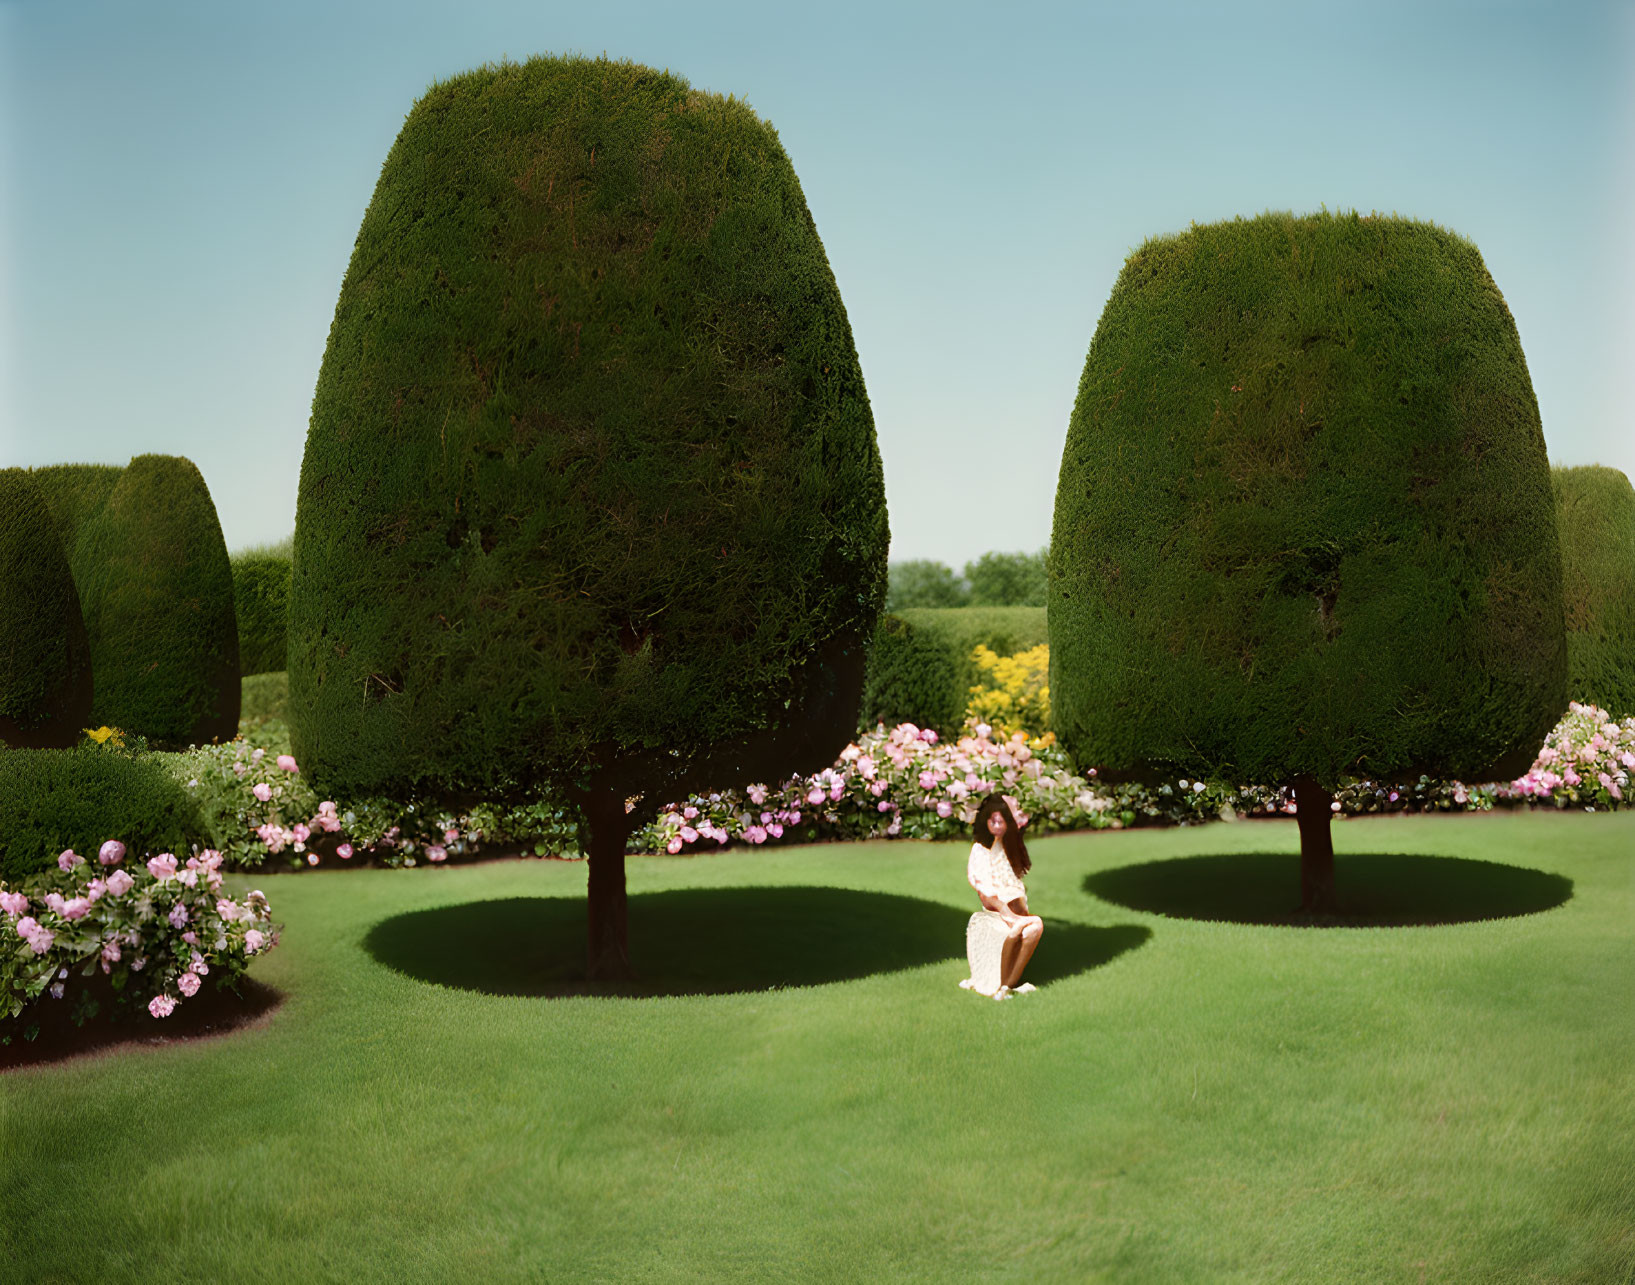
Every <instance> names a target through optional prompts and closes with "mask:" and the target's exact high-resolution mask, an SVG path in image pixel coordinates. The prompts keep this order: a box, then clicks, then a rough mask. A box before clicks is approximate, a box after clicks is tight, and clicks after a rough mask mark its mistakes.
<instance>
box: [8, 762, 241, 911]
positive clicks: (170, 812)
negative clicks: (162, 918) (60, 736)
mask: <svg viewBox="0 0 1635 1285" xmlns="http://www.w3.org/2000/svg"><path fill="white" fill-rule="evenodd" d="M108 839H119V840H121V841H123V842H124V843H125V844H126V846H127V847H128V848H129V849H130V850H131V851H132V852H133V853H138V854H145V853H149V852H174V853H176V854H177V855H179V856H186V855H187V853H188V852H189V851H190V850H191V848H192V845H193V844H195V843H197V844H199V845H200V846H201V847H202V846H205V845H206V844H207V843H208V842H209V834H208V832H207V830H206V829H205V826H204V823H203V821H202V819H201V818H200V816H199V813H198V809H197V807H196V806H195V805H194V803H193V800H192V799H191V798H190V797H189V796H188V792H187V788H186V787H185V786H184V785H183V784H181V783H180V782H178V781H177V780H176V779H175V778H174V777H172V776H171V774H170V773H169V772H167V771H166V770H165V768H164V767H163V766H162V765H161V763H160V762H159V761H158V760H157V758H155V757H149V756H147V755H142V756H138V757H129V756H127V755H125V754H123V753H120V752H117V751H114V750H109V749H93V748H81V749H71V750H5V751H0V878H4V879H5V880H6V881H7V882H8V883H13V884H15V883H17V882H18V881H19V880H22V879H26V878H28V877H29V876H30V875H34V874H37V873H39V872H40V871H42V870H49V869H52V868H53V867H55V865H56V862H57V857H58V854H60V853H61V852H62V851H63V850H64V849H65V848H72V849H74V851H75V852H78V853H80V854H81V855H84V854H86V853H91V854H93V855H94V854H95V853H96V852H97V850H98V849H99V848H100V847H101V846H102V844H103V843H104V842H105V841H106V840H108Z"/></svg>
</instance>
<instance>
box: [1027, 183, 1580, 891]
mask: <svg viewBox="0 0 1635 1285" xmlns="http://www.w3.org/2000/svg"><path fill="white" fill-rule="evenodd" d="M1560 574H1561V554H1560V548H1559V545H1558V543H1557V537H1556V525H1555V505H1554V502H1553V498H1552V495H1551V491H1550V473H1549V465H1548V462H1547V460H1546V456H1545V450H1544V439H1543V434H1542V432H1541V429H1540V424H1539V415H1538V407H1537V403H1536V402H1535V400H1534V397H1533V390H1532V385H1531V382H1530V381H1529V379H1528V374H1527V365H1526V362H1525V360H1524V358H1523V355H1522V350H1521V344H1520V341H1519V340H1518V338H1517V334H1516V327H1515V323H1514V321H1513V320H1512V318H1511V316H1510V312H1509V310H1508V309H1507V308H1506V306H1505V303H1504V299H1503V298H1502V297H1501V296H1500V294H1499V291H1498V288H1497V287H1496V286H1495V285H1494V283H1493V280H1492V278H1491V277H1490V276H1489V275H1488V272H1487V269H1486V268H1485V266H1484V265H1483V263H1482V259H1481V256H1480V255H1479V254H1478V253H1477V251H1476V248H1475V247H1474V246H1473V245H1471V244H1470V242H1468V241H1466V240H1464V239H1463V238H1461V237H1458V236H1455V235H1454V234H1452V233H1450V232H1447V231H1444V230H1443V229H1440V228H1437V227H1434V226H1431V225H1428V224H1425V223H1418V222H1412V221H1409V220H1405V219H1396V218H1390V219H1387V218H1380V217H1368V218H1359V217H1357V216H1356V215H1349V216H1331V215H1327V214H1324V215H1317V216H1311V217H1305V218H1295V217H1293V216H1291V215H1286V214H1283V215H1265V216H1262V217H1260V218H1255V219H1248V220H1241V219H1240V220H1236V221H1233V222H1231V223H1223V224H1216V225H1212V226H1209V227H1196V226H1195V227H1193V228H1192V229H1191V230H1190V231H1188V232H1185V233H1182V234H1181V235H1179V236H1172V237H1165V238H1162V239H1158V240H1152V241H1149V242H1147V243H1146V244H1145V245H1143V246H1142V247H1141V248H1140V249H1139V250H1138V251H1137V252H1136V253H1134V254H1133V255H1131V257H1130V259H1129V260H1128V262H1127V263H1126V264H1125V266H1124V270H1123V272H1122V273H1120V275H1119V278H1118V281H1117V283H1116V284H1115V285H1114V288H1113V292H1112V295H1111V296H1110V297H1109V299H1108V301H1107V306H1106V308H1105V310H1104V311H1103V313H1102V317H1101V322H1100V324H1099V325H1098V327H1097V329H1096V334H1095V338H1094V340H1093V341H1092V343H1091V345H1090V352H1089V356H1088V359H1087V360H1086V362H1085V367H1084V374H1083V377H1082V379H1081V380H1080V383H1079V391H1078V398H1077V401H1076V403H1075V405H1074V408H1073V415H1072V420H1071V422H1070V425H1069V429H1068V436H1067V443H1066V446H1065V449H1064V451H1063V455H1062V468H1061V476H1060V482H1059V486H1058V489H1057V493H1056V513H1055V528H1054V535H1053V538H1052V547H1051V563H1050V580H1051V585H1050V600H1049V606H1048V610H1049V622H1050V643H1051V683H1050V687H1051V700H1052V705H1053V711H1052V712H1053V719H1054V722H1055V726H1056V730H1057V733H1058V735H1059V736H1060V737H1061V740H1062V743H1063V744H1064V745H1065V746H1067V747H1068V748H1069V750H1070V751H1071V752H1072V753H1073V754H1074V755H1075V756H1076V757H1077V758H1078V759H1079V760H1080V762H1081V763H1085V764H1091V763H1093V764H1095V765H1097V766H1098V767H1100V768H1101V769H1102V770H1103V772H1104V773H1106V774H1122V775H1135V774H1145V775H1149V776H1167V775H1175V776H1188V777H1197V776H1211V775H1212V776H1217V777H1222V778H1225V779H1228V780H1235V781H1245V782H1263V783H1272V782H1290V783H1293V784H1295V785H1296V786H1297V788H1298V789H1299V790H1300V791H1301V798H1300V804H1301V806H1300V814H1301V817H1302V823H1303V826H1304V825H1305V824H1307V823H1309V824H1310V825H1311V826H1314V827H1315V826H1318V825H1320V826H1321V831H1322V832H1321V836H1320V840H1321V842H1323V843H1326V841H1327V838H1328V831H1327V818H1328V804H1327V799H1328V794H1327V791H1329V790H1332V788H1333V787H1334V785H1335V784H1336V783H1337V781H1338V780H1339V779H1340V777H1342V776H1347V775H1351V776H1362V777H1373V778H1386V779H1389V778H1396V777H1401V776H1404V775H1407V774H1413V773H1419V772H1429V773H1431V774H1433V775H1438V776H1443V777H1453V778H1458V779H1462V780H1468V781H1479V780H1491V779H1495V778H1497V777H1504V776H1510V775H1515V774H1517V773H1519V772H1521V771H1523V770H1525V768H1526V767H1527V765H1528V764H1529V763H1530V762H1531V760H1532V756H1533V754H1534V752H1535V751H1536V750H1537V749H1538V747H1539V745H1540V744H1541V743H1542V742H1543V739H1544V736H1545V734H1546V733H1547V732H1548V731H1549V729H1550V727H1551V726H1552V725H1553V724H1554V722H1555V720H1556V719H1557V717H1558V716H1559V715H1560V713H1561V712H1562V710H1563V708H1564V707H1565V705H1566V701H1567V687H1566V640H1565V632H1564V628H1563V624H1562V606H1561V594H1560ZM1319 798H1320V800H1321V802H1316V801H1315V800H1318V799H1319ZM1319 811H1320V812H1321V816H1318V815H1317V813H1318V812H1319ZM1305 837H1306V836H1303V840H1304V839H1305ZM1317 841H1318V840H1317V839H1313V840H1312V842H1314V843H1315V842H1317ZM1330 868H1331V867H1330ZM1330 877H1331V876H1330ZM1318 899H1319V900H1322V898H1321V897H1319V898H1318ZM1308 904H1311V899H1310V898H1308Z"/></svg>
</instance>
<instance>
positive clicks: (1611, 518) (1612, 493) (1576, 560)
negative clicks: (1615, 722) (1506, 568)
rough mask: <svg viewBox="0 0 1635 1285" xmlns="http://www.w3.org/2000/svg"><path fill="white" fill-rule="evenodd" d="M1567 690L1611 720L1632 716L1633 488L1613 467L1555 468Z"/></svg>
mask: <svg viewBox="0 0 1635 1285" xmlns="http://www.w3.org/2000/svg"><path fill="white" fill-rule="evenodd" d="M1551 477H1552V480H1553V481H1554V483H1555V497H1556V516H1557V520H1558V522H1559V523H1560V526H1561V571H1562V576H1561V589H1562V598H1563V600H1564V605H1565V608H1566V614H1567V674H1568V678H1567V690H1568V692H1569V693H1570V694H1571V696H1572V697H1573V699H1574V700H1579V701H1585V702H1588V703H1589V704H1592V705H1599V706H1600V707H1601V708H1602V709H1604V710H1606V711H1607V713H1609V714H1611V715H1612V716H1613V717H1614V718H1626V717H1628V716H1629V715H1631V714H1635V489H1632V488H1631V487H1630V484H1629V479H1628V478H1627V477H1625V476H1624V475H1623V474H1622V473H1620V472H1619V471H1618V470H1617V469H1614V468H1603V467H1601V466H1600V465H1590V466H1588V467H1585V468H1558V469H1555V470H1553V471H1552V473H1551Z"/></svg>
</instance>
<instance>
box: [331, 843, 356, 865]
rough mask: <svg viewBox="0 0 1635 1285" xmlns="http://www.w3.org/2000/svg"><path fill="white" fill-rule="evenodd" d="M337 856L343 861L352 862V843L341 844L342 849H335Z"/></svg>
mask: <svg viewBox="0 0 1635 1285" xmlns="http://www.w3.org/2000/svg"><path fill="white" fill-rule="evenodd" d="M335 855H336V856H337V857H339V858H340V859H341V860H342V861H350V860H351V859H352V845H351V844H350V843H343V844H341V846H340V847H338V848H336V849H335Z"/></svg>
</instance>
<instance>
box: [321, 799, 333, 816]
mask: <svg viewBox="0 0 1635 1285" xmlns="http://www.w3.org/2000/svg"><path fill="white" fill-rule="evenodd" d="M334 812H335V801H334V800H333V799H325V800H324V801H323V802H322V803H320V804H319V805H318V814H319V815H320V816H333V815H334Z"/></svg>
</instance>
